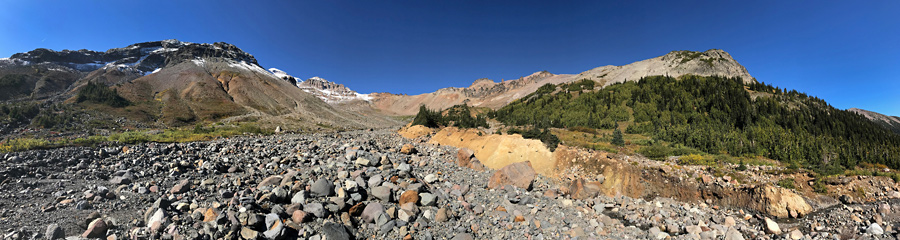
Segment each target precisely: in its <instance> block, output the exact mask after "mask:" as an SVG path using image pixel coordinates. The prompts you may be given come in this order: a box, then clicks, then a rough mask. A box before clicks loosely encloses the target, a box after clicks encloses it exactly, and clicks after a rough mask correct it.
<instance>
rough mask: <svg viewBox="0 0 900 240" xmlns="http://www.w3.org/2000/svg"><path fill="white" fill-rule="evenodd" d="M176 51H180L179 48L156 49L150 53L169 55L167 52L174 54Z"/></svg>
mask: <svg viewBox="0 0 900 240" xmlns="http://www.w3.org/2000/svg"><path fill="white" fill-rule="evenodd" d="M174 51H178V48H162V47H160V48H156V49H154V50H153V51H150V53H167V52H174Z"/></svg>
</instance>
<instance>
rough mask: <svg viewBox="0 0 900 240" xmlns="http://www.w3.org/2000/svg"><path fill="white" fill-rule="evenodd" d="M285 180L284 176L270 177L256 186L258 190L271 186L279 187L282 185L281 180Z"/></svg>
mask: <svg viewBox="0 0 900 240" xmlns="http://www.w3.org/2000/svg"><path fill="white" fill-rule="evenodd" d="M282 179H284V177H282V176H270V177H267V178H266V179H263V180H262V182H259V185H256V188H262V187H265V186H270V185H278V184H281V180H282Z"/></svg>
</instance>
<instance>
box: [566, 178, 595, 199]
mask: <svg viewBox="0 0 900 240" xmlns="http://www.w3.org/2000/svg"><path fill="white" fill-rule="evenodd" d="M600 186H601V185H600V184H599V183H597V182H587V183H586V182H585V181H584V179H581V178H578V179H575V180H572V183H571V184H569V195H570V196H571V197H572V198H574V199H582V200H583V199H589V198H593V197H596V196H597V194H599V193H600Z"/></svg>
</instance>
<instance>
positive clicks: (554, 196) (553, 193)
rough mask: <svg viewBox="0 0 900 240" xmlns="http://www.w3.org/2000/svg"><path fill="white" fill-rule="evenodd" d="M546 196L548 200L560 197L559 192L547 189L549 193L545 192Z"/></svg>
mask: <svg viewBox="0 0 900 240" xmlns="http://www.w3.org/2000/svg"><path fill="white" fill-rule="evenodd" d="M544 196H545V197H548V198H556V197H557V196H559V192H558V191H556V189H547V191H544Z"/></svg>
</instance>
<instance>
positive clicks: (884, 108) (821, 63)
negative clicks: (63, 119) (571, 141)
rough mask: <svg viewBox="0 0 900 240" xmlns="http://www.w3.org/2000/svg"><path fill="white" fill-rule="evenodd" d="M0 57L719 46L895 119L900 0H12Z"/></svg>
mask: <svg viewBox="0 0 900 240" xmlns="http://www.w3.org/2000/svg"><path fill="white" fill-rule="evenodd" d="M0 22H2V23H3V24H0V57H8V56H10V55H12V54H13V53H16V52H25V51H29V50H32V49H34V48H39V47H43V48H50V49H54V50H62V49H91V50H99V51H103V50H106V49H109V48H115V47H124V46H127V45H129V44H132V43H137V42H146V41H157V40H163V39H171V38H175V39H179V40H182V41H188V42H219V41H224V42H228V43H232V44H235V45H237V46H238V47H240V48H241V49H243V50H244V51H247V52H249V53H251V54H253V55H255V56H256V58H257V59H258V60H259V63H260V64H261V65H262V66H263V67H266V68H271V67H275V68H280V69H282V70H285V71H286V72H288V73H290V74H292V75H294V76H297V77H301V78H309V77H312V76H320V77H323V78H325V79H329V80H332V81H335V82H339V83H343V84H345V85H347V86H349V87H350V88H352V89H354V90H357V91H359V92H363V93H368V92H392V93H407V94H419V93H424V92H431V91H434V90H436V89H438V88H442V87H450V86H453V87H465V86H468V85H469V84H470V83H471V82H472V81H474V80H475V79H478V78H485V77H486V78H491V79H494V80H500V79H514V78H518V77H521V76H525V75H528V74H531V73H532V72H536V71H540V70H548V71H550V72H552V73H579V72H582V71H585V70H588V69H591V68H594V67H598V66H603V65H610V64H612V65H623V64H628V63H631V62H634V61H638V60H643V59H647V58H652V57H656V56H660V55H663V54H665V53H667V52H669V51H672V50H694V51H704V50H707V49H711V48H720V49H724V50H726V51H728V52H729V53H731V55H732V56H734V57H735V59H737V60H738V61H739V62H740V63H741V64H743V65H744V66H745V67H747V69H748V70H749V71H750V74H751V75H753V76H754V77H756V78H757V79H759V80H760V81H764V82H767V83H772V84H774V85H777V86H780V87H783V88H789V89H797V90H799V91H802V92H807V93H809V94H810V95H814V96H818V97H820V98H823V99H825V100H826V101H828V102H829V103H831V104H832V105H834V106H835V107H838V108H841V109H846V108H851V107H858V108H863V109H868V110H874V111H878V112H881V113H885V114H889V115H898V116H900V96H898V95H900V94H898V90H900V1H896V0H885V1H781V0H779V1H759V2H758V1H678V2H675V1H609V2H600V1H584V2H581V1H535V2H531V1H509V2H498V1H402V2H394V1H210V2H194V1H143V2H140V1H42V0H34V1H32V0H28V1H25V0H23V1H10V0H0Z"/></svg>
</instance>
